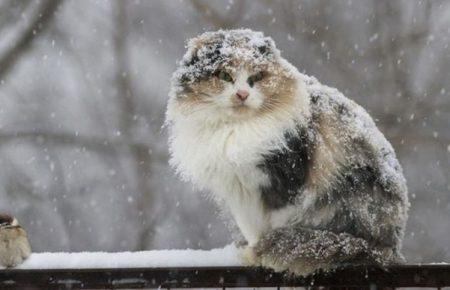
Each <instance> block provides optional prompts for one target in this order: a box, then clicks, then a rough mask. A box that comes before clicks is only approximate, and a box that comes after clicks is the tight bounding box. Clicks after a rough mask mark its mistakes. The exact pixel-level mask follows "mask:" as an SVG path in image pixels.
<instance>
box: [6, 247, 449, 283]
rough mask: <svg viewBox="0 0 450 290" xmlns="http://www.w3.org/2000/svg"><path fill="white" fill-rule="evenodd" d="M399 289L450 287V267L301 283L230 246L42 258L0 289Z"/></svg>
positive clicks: (392, 269)
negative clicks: (247, 261)
mask: <svg viewBox="0 0 450 290" xmlns="http://www.w3.org/2000/svg"><path fill="white" fill-rule="evenodd" d="M233 287H240V288H247V287H249V288H257V287H274V288H275V289H276V288H280V287H313V289H394V288H397V287H435V288H438V289H439V288H441V287H450V265H448V264H428V265H399V266H389V267H386V268H383V269H381V268H377V267H351V268H345V269H339V270H336V271H334V272H331V273H319V274H316V275H314V276H310V277H306V278H301V277H291V276H288V275H285V274H283V273H274V272H272V271H270V270H267V269H261V268H251V267H244V266H242V265H241V263H240V260H239V254H238V251H237V250H236V249H235V248H234V247H232V246H228V247H225V248H224V249H215V250H211V251H200V250H165V251H144V252H128V253H95V252H94V253H37V254H33V255H32V256H31V257H30V258H29V259H28V260H27V261H26V262H25V263H24V264H23V265H21V266H20V267H18V268H16V269H2V270H0V289H20V290H23V289H143V288H168V289H170V288H195V289H197V288H233Z"/></svg>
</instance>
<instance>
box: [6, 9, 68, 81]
mask: <svg viewBox="0 0 450 290" xmlns="http://www.w3.org/2000/svg"><path fill="white" fill-rule="evenodd" d="M61 3H62V0H48V1H45V2H44V3H43V4H42V5H41V8H40V9H39V10H38V11H37V12H36V14H35V15H34V17H33V20H32V21H31V23H30V26H29V27H27V29H26V30H25V32H24V33H23V34H22V35H21V36H20V38H19V39H18V41H17V42H16V43H15V44H14V45H12V46H11V47H10V48H9V49H8V50H7V51H6V52H5V53H3V55H2V56H1V57H0V80H1V79H3V78H4V77H5V76H6V75H7V74H8V73H9V72H10V71H11V69H12V68H13V66H14V64H16V63H17V61H18V60H19V58H20V57H21V56H22V55H23V54H25V53H26V52H27V51H28V50H29V49H30V48H31V44H32V43H33V40H34V39H36V38H37V37H38V36H39V35H41V34H42V32H44V31H45V29H46V28H47V27H48V26H49V24H50V23H51V22H52V20H53V19H54V18H55V12H56V10H57V9H58V6H59V5H60V4H61Z"/></svg>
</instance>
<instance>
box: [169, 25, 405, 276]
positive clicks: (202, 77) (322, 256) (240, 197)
mask: <svg viewBox="0 0 450 290" xmlns="http://www.w3.org/2000/svg"><path fill="white" fill-rule="evenodd" d="M166 116H167V119H166V124H167V128H169V131H170V132H169V149H170V154H171V160H170V163H171V165H172V166H173V167H174V168H175V169H176V171H177V172H178V173H179V174H180V175H181V177H182V178H183V179H185V180H188V181H190V182H192V183H193V184H194V185H196V186H197V187H198V188H199V189H201V190H205V191H209V192H211V195H212V197H213V199H214V200H215V201H217V203H218V205H219V207H220V208H221V210H222V211H223V212H225V213H229V214H230V215H231V216H232V223H234V224H235V225H236V226H237V228H238V230H239V233H238V234H239V235H240V236H241V237H242V238H244V239H245V242H246V244H247V246H246V248H245V250H244V251H243V252H244V254H243V258H244V261H245V262H246V263H247V264H249V265H254V266H264V267H268V268H272V269H274V270H276V271H285V270H287V271H289V272H292V273H294V274H298V275H309V274H311V273H313V272H315V271H316V270H319V269H323V270H328V269H333V268H337V267H341V266H344V265H347V264H352V265H354V264H382V265H387V264H393V263H399V262H402V261H403V256H402V254H401V244H402V239H403V235H404V229H405V223H406V220H407V217H408V215H407V212H408V208H409V201H408V195H407V187H406V180H405V178H404V176H403V170H402V168H401V166H400V164H399V162H398V160H397V158H396V155H395V152H394V149H393V148H392V146H391V144H390V143H389V142H388V141H387V140H386V138H385V137H384V136H383V134H382V133H381V132H380V131H379V130H378V128H377V127H376V124H375V122H374V121H373V120H372V118H371V117H370V116H369V114H368V113H367V112H366V111H365V110H364V109H363V108H362V107H361V106H359V105H358V104H356V103H355V102H354V101H352V100H350V99H348V98H346V97H345V96H344V95H343V94H342V93H340V92H339V91H338V90H337V89H334V88H330V87H327V86H325V85H323V84H321V83H320V82H319V81H318V80H317V79H315V78H314V77H310V76H307V75H305V74H302V73H300V72H299V71H298V70H297V69H296V68H295V67H294V66H293V65H291V64H290V63H289V62H288V61H287V60H286V59H284V58H283V57H282V56H281V54H280V51H279V50H278V49H277V48H276V46H275V42H274V41H273V39H271V38H270V37H266V36H264V35H263V34H262V33H261V32H254V31H251V30H249V29H238V30H219V31H215V32H205V33H203V34H202V35H200V36H198V37H195V38H193V39H192V40H190V41H189V43H188V45H187V52H186V54H185V55H184V57H183V59H182V60H181V62H180V63H179V66H178V68H177V70H176V71H175V72H174V74H173V77H172V87H171V91H170V99H169V101H168V106H167V113H166Z"/></svg>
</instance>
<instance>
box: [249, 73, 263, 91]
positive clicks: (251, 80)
mask: <svg viewBox="0 0 450 290" xmlns="http://www.w3.org/2000/svg"><path fill="white" fill-rule="evenodd" d="M263 77H264V73H263V72H258V73H256V74H254V75H252V76H250V77H249V78H248V79H247V83H248V84H249V85H250V87H253V86H254V85H255V83H256V82H259V81H260V80H262V79H263Z"/></svg>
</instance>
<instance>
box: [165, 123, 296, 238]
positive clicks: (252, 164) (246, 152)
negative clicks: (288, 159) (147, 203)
mask: <svg viewBox="0 0 450 290" xmlns="http://www.w3.org/2000/svg"><path fill="white" fill-rule="evenodd" d="M295 125H296V122H295V121H294V120H285V121H281V120H280V121H279V122H273V120H270V122H269V121H265V120H258V121H255V122H247V123H238V124H224V125H222V126H218V127H208V126H201V125H195V124H189V123H187V122H185V123H182V122H180V123H179V124H177V125H176V126H175V127H174V128H172V129H173V130H174V131H173V132H172V140H171V151H172V160H171V162H172V163H173V165H175V167H176V168H178V170H179V171H180V173H181V174H182V175H183V176H184V177H185V178H186V179H189V180H191V181H193V182H194V183H195V184H196V185H198V186H199V187H201V188H205V189H207V190H209V191H211V192H212V194H213V196H214V197H215V198H217V199H218V200H220V201H221V202H224V203H225V204H226V205H227V207H228V208H229V210H230V212H231V214H232V215H233V217H234V219H235V221H236V223H237V225H238V227H239V228H240V230H241V232H242V233H243V235H244V236H245V238H246V239H247V240H248V241H249V243H250V244H252V243H256V242H257V241H258V239H259V237H260V235H261V234H262V233H263V232H264V231H266V230H268V229H269V228H272V227H273V221H272V220H273V217H272V216H273V215H276V214H275V213H274V212H273V211H271V210H270V207H267V205H265V204H264V203H263V199H262V196H261V195H262V188H264V187H267V186H270V176H269V174H268V173H267V172H264V170H262V169H261V164H264V161H265V158H266V157H267V155H268V154H270V153H271V152H273V151H277V150H281V149H282V148H283V147H284V146H286V139H285V132H288V131H292V130H295Z"/></svg>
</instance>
